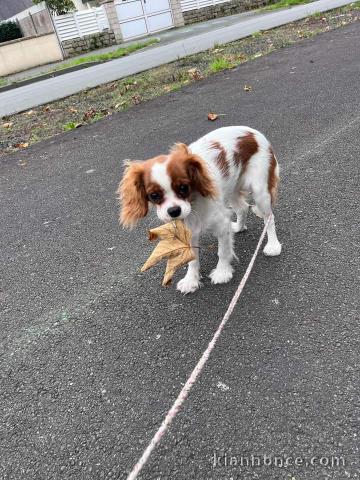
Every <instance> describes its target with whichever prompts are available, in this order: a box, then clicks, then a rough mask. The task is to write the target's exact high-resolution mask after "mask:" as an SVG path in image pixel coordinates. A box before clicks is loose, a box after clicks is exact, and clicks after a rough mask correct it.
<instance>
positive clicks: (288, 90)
mask: <svg viewBox="0 0 360 480" xmlns="http://www.w3.org/2000/svg"><path fill="white" fill-rule="evenodd" d="M359 42H360V25H359V23H354V24H352V25H349V26H347V27H344V28H339V29H337V30H334V31H332V32H328V33H325V34H321V35H318V36H317V37H315V38H313V39H307V40H304V42H302V43H301V44H298V45H294V46H292V47H290V48H284V49H282V50H279V51H277V52H274V53H273V54H271V55H268V56H265V57H262V58H259V59H257V60H256V61H254V62H249V63H247V64H244V65H242V66H241V67H239V68H237V69H235V70H232V71H230V72H223V73H220V74H217V75H214V76H211V77H209V78H207V79H205V80H203V81H201V82H197V83H196V84H193V85H189V86H188V87H186V88H184V89H182V90H180V91H178V92H174V93H171V94H168V95H166V96H163V97H160V98H158V99H156V100H154V101H150V102H148V103H146V104H141V105H139V106H136V107H134V108H132V109H130V110H128V111H127V112H122V113H118V114H115V115H113V116H112V117H109V118H107V119H104V120H102V121H100V122H97V123H95V124H93V125H90V126H87V127H83V128H82V129H79V130H76V131H71V132H68V133H65V134H62V135H59V136H57V137H55V138H53V139H52V140H49V141H46V142H43V143H40V144H38V145H35V146H32V147H30V148H29V149H27V150H26V151H22V152H18V153H15V154H13V155H9V156H6V157H3V158H2V159H1V160H0V185H1V188H0V203H1V210H0V224H1V230H0V241H1V246H0V255H1V258H0V265H1V270H2V273H1V289H0V291H1V305H2V306H1V308H2V309H1V331H0V339H1V340H0V342H1V343H0V344H1V349H0V358H1V364H0V367H1V368H0V379H1V380H0V385H1V389H0V439H1V452H0V478H1V479H2V480H50V479H60V480H98V479H115V478H116V479H125V478H126V475H127V473H128V472H129V470H130V469H131V467H132V466H133V464H134V462H135V461H136V460H137V458H138V456H139V455H140V454H141V453H142V451H143V449H144V448H145V447H146V445H147V443H148V442H149V440H150V439H151V438H152V436H153V434H154V432H155V431H156V429H157V428H158V426H159V424H160V422H161V421H162V419H163V417H164V414H165V413H166V412H167V411H168V409H169V407H170V406H171V404H172V402H173V401H174V399H175V398H176V396H177V395H178V393H179V390H180V389H181V387H182V385H183V383H184V382H185V381H186V379H187V377H188V375H189V374H190V372H191V371H192V369H193V367H194V365H195V364H196V362H197V361H198V359H199V356H200V354H201V352H202V351H203V350H204V349H205V348H206V346H207V344H208V342H209V340H210V338H211V336H212V335H213V332H214V331H215V329H216V327H217V325H218V323H219V321H220V319H221V317H222V316H223V314H224V312H225V310H226V307H227V305H228V303H229V301H230V299H231V297H232V295H233V293H234V291H235V289H236V287H237V284H238V282H239V280H240V278H241V276H242V275H243V273H244V271H245V268H246V266H247V264H248V262H249V260H250V257H251V255H252V252H253V250H254V248H255V245H256V242H257V239H258V238H259V235H260V233H261V230H262V225H261V222H260V221H259V220H258V219H257V218H256V217H254V216H251V217H250V218H249V222H248V228H249V230H248V231H247V232H246V233H245V234H239V235H238V237H237V240H236V247H235V248H236V253H237V255H238V257H239V263H238V264H237V265H236V272H235V276H234V278H233V280H232V281H231V282H230V283H229V284H227V285H223V286H212V285H211V284H210V281H209V279H208V278H207V277H206V275H207V274H208V273H209V272H210V270H211V268H213V266H214V265H215V262H216V251H215V250H214V240H213V239H212V238H211V237H207V236H206V237H205V238H204V239H203V241H202V243H201V260H202V273H203V275H204V286H203V288H202V289H201V290H199V291H198V292H196V293H195V294H193V295H191V296H186V297H184V296H181V295H180V294H179V293H178V292H176V290H175V288H174V287H170V288H163V287H161V285H160V284H161V279H162V275H163V268H162V267H161V268H157V269H155V270H154V271H152V272H148V273H146V274H141V273H140V272H139V268H140V266H141V265H142V264H143V262H144V260H145V259H146V258H147V257H148V255H149V253H150V251H151V250H152V245H150V244H149V243H148V240H147V234H146V231H147V228H149V226H150V225H156V224H157V220H156V219H155V217H154V216H151V217H149V218H148V219H146V220H145V221H143V222H142V223H141V224H140V225H139V226H138V228H136V229H135V230H133V231H131V232H128V231H124V230H122V229H121V228H120V227H119V226H118V224H117V204H116V199H115V191H116V188H117V184H118V181H119V179H120V177H121V174H122V170H123V159H125V158H132V159H145V158H149V157H151V156H153V155H156V154H159V153H161V152H166V151H167V149H168V147H169V145H172V144H173V143H174V142H175V141H183V142H191V141H192V140H194V139H196V138H198V137H199V136H200V135H203V134H204V133H206V132H207V131H209V129H211V128H215V127H220V126H224V125H232V124H243V125H250V126H252V127H254V128H257V129H259V130H261V131H263V132H264V133H265V134H266V135H267V136H268V137H269V139H270V140H271V141H272V143H273V145H274V148H275V151H276V152H277V155H278V158H279V161H280V164H281V169H282V182H281V191H280V197H279V202H278V206H277V208H276V211H275V214H276V219H277V225H278V234H279V238H280V240H281V242H282V243H283V253H282V255H281V256H280V257H277V258H266V257H264V256H263V255H260V256H259V257H258V259H257V261H256V264H255V268H254V271H253V273H252V275H251V277H250V280H249V282H248V284H247V285H246V288H245V291H244V294H243V296H242V298H241V300H240V303H239V304H238V306H237V307H236V309H235V311H234V314H233V316H232V318H231V320H230V322H229V324H228V325H227V327H226V329H225V331H224V332H223V334H222V336H221V338H220V340H219V343H218V345H217V346H216V349H215V351H214V352H213V354H212V356H211V358H210V360H209V362H208V364H207V366H206V368H205V371H204V372H203V374H202V375H201V377H200V378H199V381H198V383H197V384H196V386H195V387H194V389H193V391H192V392H191V394H190V396H189V398H188V400H187V401H186V403H185V404H184V407H183V409H182V410H181V412H180V413H179V415H178V417H177V418H176V420H175V422H174V424H173V425H172V427H171V429H170V431H169V432H168V434H167V435H166V436H165V437H164V438H163V440H162V443H161V445H160V446H159V448H158V449H157V450H156V451H155V452H154V454H153V455H152V456H151V458H150V461H149V463H148V465H147V466H146V468H145V470H144V472H143V475H142V476H141V479H143V480H150V479H162V480H163V479H171V480H173V479H174V480H189V479H196V480H205V479H206V480H209V479H214V480H215V479H216V480H224V479H230V478H234V479H239V480H240V479H241V480H253V479H259V478H261V479H266V480H283V479H284V480H285V479H286V480H290V479H294V478H295V479H296V480H299V479H301V480H325V479H335V480H343V479H347V478H351V479H357V478H359V473H360V469H359V418H360V408H359V407H360V405H359V388H360V381H359V343H360V326H359V292H358V273H359V214H360V212H359V202H358V183H359V154H360V135H359V129H360V117H359V105H358V99H359V98H360V95H359V93H360V92H359V82H358V78H359V65H360V49H359V48H355V47H356V46H358V45H359ZM245 84H251V85H252V86H253V91H252V92H251V93H250V94H249V93H247V92H244V90H243V86H244V85H245ZM209 111H215V112H218V113H223V114H226V116H221V117H220V119H219V120H218V121H217V122H216V123H214V124H212V123H210V122H208V120H207V114H208V112H209ZM179 277H180V275H178V276H177V279H178V278H179ZM214 452H216V455H217V456H220V457H221V458H220V461H219V460H218V457H216V466H214V460H213V459H214ZM224 454H227V458H228V462H229V461H230V460H229V457H230V456H234V457H236V461H237V466H236V465H233V466H230V465H229V464H228V465H227V466H225V465H224V463H225V461H224V457H223V456H222V455H224ZM264 454H266V455H268V456H271V455H277V456H278V457H282V458H284V457H285V456H288V457H290V460H289V464H288V466H287V467H282V468H281V467H280V466H278V467H275V466H274V465H272V467H269V466H264V465H263V464H262V463H261V465H260V466H257V463H258V460H256V459H255V461H254V465H253V466H252V465H251V455H254V456H255V457H258V456H259V457H260V456H262V455H264ZM241 456H243V457H245V459H244V460H243V463H244V464H245V465H244V466H243V467H241V466H240V462H241V458H240V457H241ZM295 457H296V458H300V463H299V462H298V463H297V465H294V459H295ZM314 457H315V460H314V461H313V462H315V465H314V466H312V465H309V464H306V462H310V460H311V459H313V458H314ZM246 458H247V459H248V461H249V465H248V466H246V463H247V460H246ZM321 459H322V460H321ZM337 459H338V462H339V465H336V463H337ZM320 460H321V461H322V465H321V464H320ZM234 462H235V461H234V460H233V463H234ZM260 462H262V460H260ZM272 462H274V460H272ZM301 462H302V464H301ZM326 464H327V466H326ZM332 464H333V466H332Z"/></svg>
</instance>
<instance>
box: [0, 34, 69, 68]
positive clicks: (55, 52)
mask: <svg viewBox="0 0 360 480" xmlns="http://www.w3.org/2000/svg"><path fill="white" fill-rule="evenodd" d="M62 59H63V56H62V53H61V49H60V46H59V43H58V41H57V38H56V35H55V33H51V34H47V35H42V36H39V37H28V38H21V39H18V40H13V41H11V42H5V43H2V44H1V45H0V76H5V75H10V74H11V73H15V72H21V71H23V70H27V69H28V68H32V67H37V66H38V65H44V64H46V63H51V62H56V61H57V60H62Z"/></svg>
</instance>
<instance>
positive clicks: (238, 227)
mask: <svg viewBox="0 0 360 480" xmlns="http://www.w3.org/2000/svg"><path fill="white" fill-rule="evenodd" d="M230 203H231V206H232V208H233V209H234V211H235V213H236V222H231V228H232V231H233V232H234V233H238V232H244V231H245V230H247V226H246V219H247V214H248V211H249V204H248V203H247V201H246V194H245V193H243V192H234V193H233V195H232V197H231V200H230Z"/></svg>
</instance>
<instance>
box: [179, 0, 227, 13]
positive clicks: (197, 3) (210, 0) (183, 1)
mask: <svg viewBox="0 0 360 480" xmlns="http://www.w3.org/2000/svg"><path fill="white" fill-rule="evenodd" d="M226 2H230V0H180V5H181V10H182V11H183V12H187V11H189V10H197V9H199V8H203V7H210V6H212V5H218V4H219V3H226Z"/></svg>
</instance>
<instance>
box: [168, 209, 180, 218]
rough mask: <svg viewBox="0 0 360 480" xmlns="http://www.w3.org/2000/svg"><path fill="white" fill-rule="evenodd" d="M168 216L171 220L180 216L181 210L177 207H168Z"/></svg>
mask: <svg viewBox="0 0 360 480" xmlns="http://www.w3.org/2000/svg"><path fill="white" fill-rule="evenodd" d="M167 212H168V214H169V215H170V217H171V218H176V217H178V216H179V215H180V213H181V208H180V207H179V206H177V207H170V208H168V211H167Z"/></svg>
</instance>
